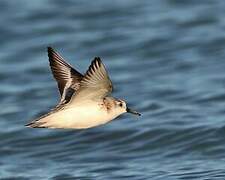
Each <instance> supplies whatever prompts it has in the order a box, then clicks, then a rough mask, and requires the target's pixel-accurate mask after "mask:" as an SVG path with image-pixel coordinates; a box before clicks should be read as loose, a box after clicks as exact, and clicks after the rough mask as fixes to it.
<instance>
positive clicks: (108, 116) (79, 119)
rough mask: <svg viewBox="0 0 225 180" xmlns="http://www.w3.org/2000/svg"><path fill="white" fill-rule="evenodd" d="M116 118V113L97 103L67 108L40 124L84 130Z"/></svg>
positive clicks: (42, 125)
mask: <svg viewBox="0 0 225 180" xmlns="http://www.w3.org/2000/svg"><path fill="white" fill-rule="evenodd" d="M116 116H117V115H115V114H114V113H108V112H107V110H106V109H105V108H104V107H102V106H100V105H99V104H97V103H89V104H85V105H77V106H75V107H73V106H71V107H67V108H66V109H63V110H61V111H59V112H56V113H53V114H51V115H49V116H47V117H45V118H43V119H40V120H39V121H38V122H40V126H39V127H48V128H75V129H84V128H90V127H94V126H98V125H101V124H105V123H107V122H108V121H110V120H112V119H114V118H115V117H116Z"/></svg>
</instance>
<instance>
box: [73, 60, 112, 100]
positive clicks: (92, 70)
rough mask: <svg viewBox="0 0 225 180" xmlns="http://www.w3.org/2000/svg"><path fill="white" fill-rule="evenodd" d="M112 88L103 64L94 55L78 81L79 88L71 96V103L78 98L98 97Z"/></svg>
mask: <svg viewBox="0 0 225 180" xmlns="http://www.w3.org/2000/svg"><path fill="white" fill-rule="evenodd" d="M112 90H113V86H112V82H111V80H110V78H109V76H108V73H107V71H106V69H105V66H104V64H103V63H102V61H101V59H100V58H99V57H96V58H95V59H94V60H93V61H92V63H91V65H90V66H89V68H88V70H87V72H86V74H85V75H84V77H83V78H82V80H81V82H80V88H79V90H78V91H77V92H76V94H75V95H73V97H72V100H71V101H72V103H73V102H76V101H78V100H79V99H100V98H103V97H105V96H107V95H109V94H110V93H111V92H112Z"/></svg>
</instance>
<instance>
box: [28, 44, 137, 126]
mask: <svg viewBox="0 0 225 180" xmlns="http://www.w3.org/2000/svg"><path fill="white" fill-rule="evenodd" d="M48 57H49V62H50V67H51V70H52V73H53V76H54V78H55V79H56V81H57V83H58V88H59V92H60V95H61V100H60V102H59V104H58V105H57V106H56V107H55V108H54V109H52V110H51V111H50V112H49V113H47V114H45V115H43V116H41V117H40V118H38V119H36V120H34V121H32V122H31V123H29V124H27V125H26V126H28V127H32V128H65V129H86V128H91V127H95V126H98V125H101V124H105V123H107V122H109V121H111V120H113V119H115V118H116V117H118V116H119V115H121V114H123V113H126V112H128V113H133V114H136V115H139V116H140V115H141V114H140V113H138V112H136V111H134V110H131V109H130V108H128V107H127V105H126V102H125V101H123V100H120V99H116V98H114V97H112V96H110V94H111V92H112V90H113V86H112V82H111V80H110V78H109V76H108V73H107V71H106V69H105V66H104V64H103V63H102V61H101V59H100V58H99V57H95V58H94V60H93V61H92V63H91V65H90V66H89V68H88V70H87V72H86V73H85V74H84V75H82V74H81V73H79V72H78V71H77V70H75V69H74V68H73V67H72V66H71V65H69V64H68V63H67V62H66V61H65V60H64V59H63V58H62V56H60V54H59V53H57V52H56V51H54V50H53V48H51V47H48Z"/></svg>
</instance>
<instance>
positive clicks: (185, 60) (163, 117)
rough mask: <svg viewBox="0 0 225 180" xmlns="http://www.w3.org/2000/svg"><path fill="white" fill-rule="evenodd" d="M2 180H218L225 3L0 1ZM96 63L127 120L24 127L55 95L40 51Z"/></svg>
mask: <svg viewBox="0 0 225 180" xmlns="http://www.w3.org/2000/svg"><path fill="white" fill-rule="evenodd" d="M0 9H1V11H0V16H1V18H0V23H1V26H0V49H1V50H0V107H1V108H0V178H1V179H4V178H5V179H32V180H33V179H55V180H56V179H57V180H58V179H60V180H61V179H100V180H105V179H135V180H138V179H152V180H176V179H200V180H203V179H204V180H206V179H209V180H212V179H225V18H224V17H225V1H222V0H213V1H211V0H204V1H203V0H198V1H194V0H190V1H179V0H151V1H148V0H141V1H134V0H129V1H128V0H124V1H119V0H116V1H104V0H99V1H84V0H77V1H71V0H64V1H59V0H39V1H28V0H20V1H6V0H2V1H0ZM47 46H52V47H54V48H55V49H57V50H58V51H59V52H60V53H61V54H62V55H63V57H65V59H67V61H68V62H69V63H70V64H72V65H73V66H74V67H76V68H77V69H79V70H80V71H81V72H85V71H86V69H87V67H88V66H89V64H90V62H91V60H92V59H93V58H94V57H95V56H100V57H101V58H102V60H103V62H104V64H105V65H106V67H107V69H108V71H109V74H110V77H111V79H112V81H113V83H114V89H115V91H114V93H113V95H114V96H115V97H118V98H122V99H126V101H128V104H129V105H130V106H131V107H133V108H134V109H136V110H138V111H140V112H141V113H142V116H141V117H140V118H136V117H135V116H132V115H129V114H126V115H123V116H121V117H120V118H118V119H117V120H115V121H113V122H111V123H108V124H106V125H103V126H99V127H96V128H93V129H88V130H82V131H80V130H79V131H78V130H49V129H30V128H27V127H25V126H24V125H25V124H26V123H28V122H30V121H31V120H33V119H34V118H36V117H38V116H40V115H41V114H43V113H45V112H47V111H48V110H50V109H51V108H52V107H54V105H56V104H57V102H58V100H59V94H58V90H57V88H56V82H55V80H54V79H53V77H52V75H51V72H50V69H49V66H48V58H47V52H46V47H47Z"/></svg>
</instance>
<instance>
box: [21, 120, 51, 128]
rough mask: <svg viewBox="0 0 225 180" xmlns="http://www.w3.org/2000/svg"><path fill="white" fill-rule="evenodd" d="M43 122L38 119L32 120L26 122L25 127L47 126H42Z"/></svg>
mask: <svg viewBox="0 0 225 180" xmlns="http://www.w3.org/2000/svg"><path fill="white" fill-rule="evenodd" d="M44 124H45V123H44V122H40V121H32V122H30V123H28V124H26V125H25V126H26V127H30V128H47V127H45V126H44Z"/></svg>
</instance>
